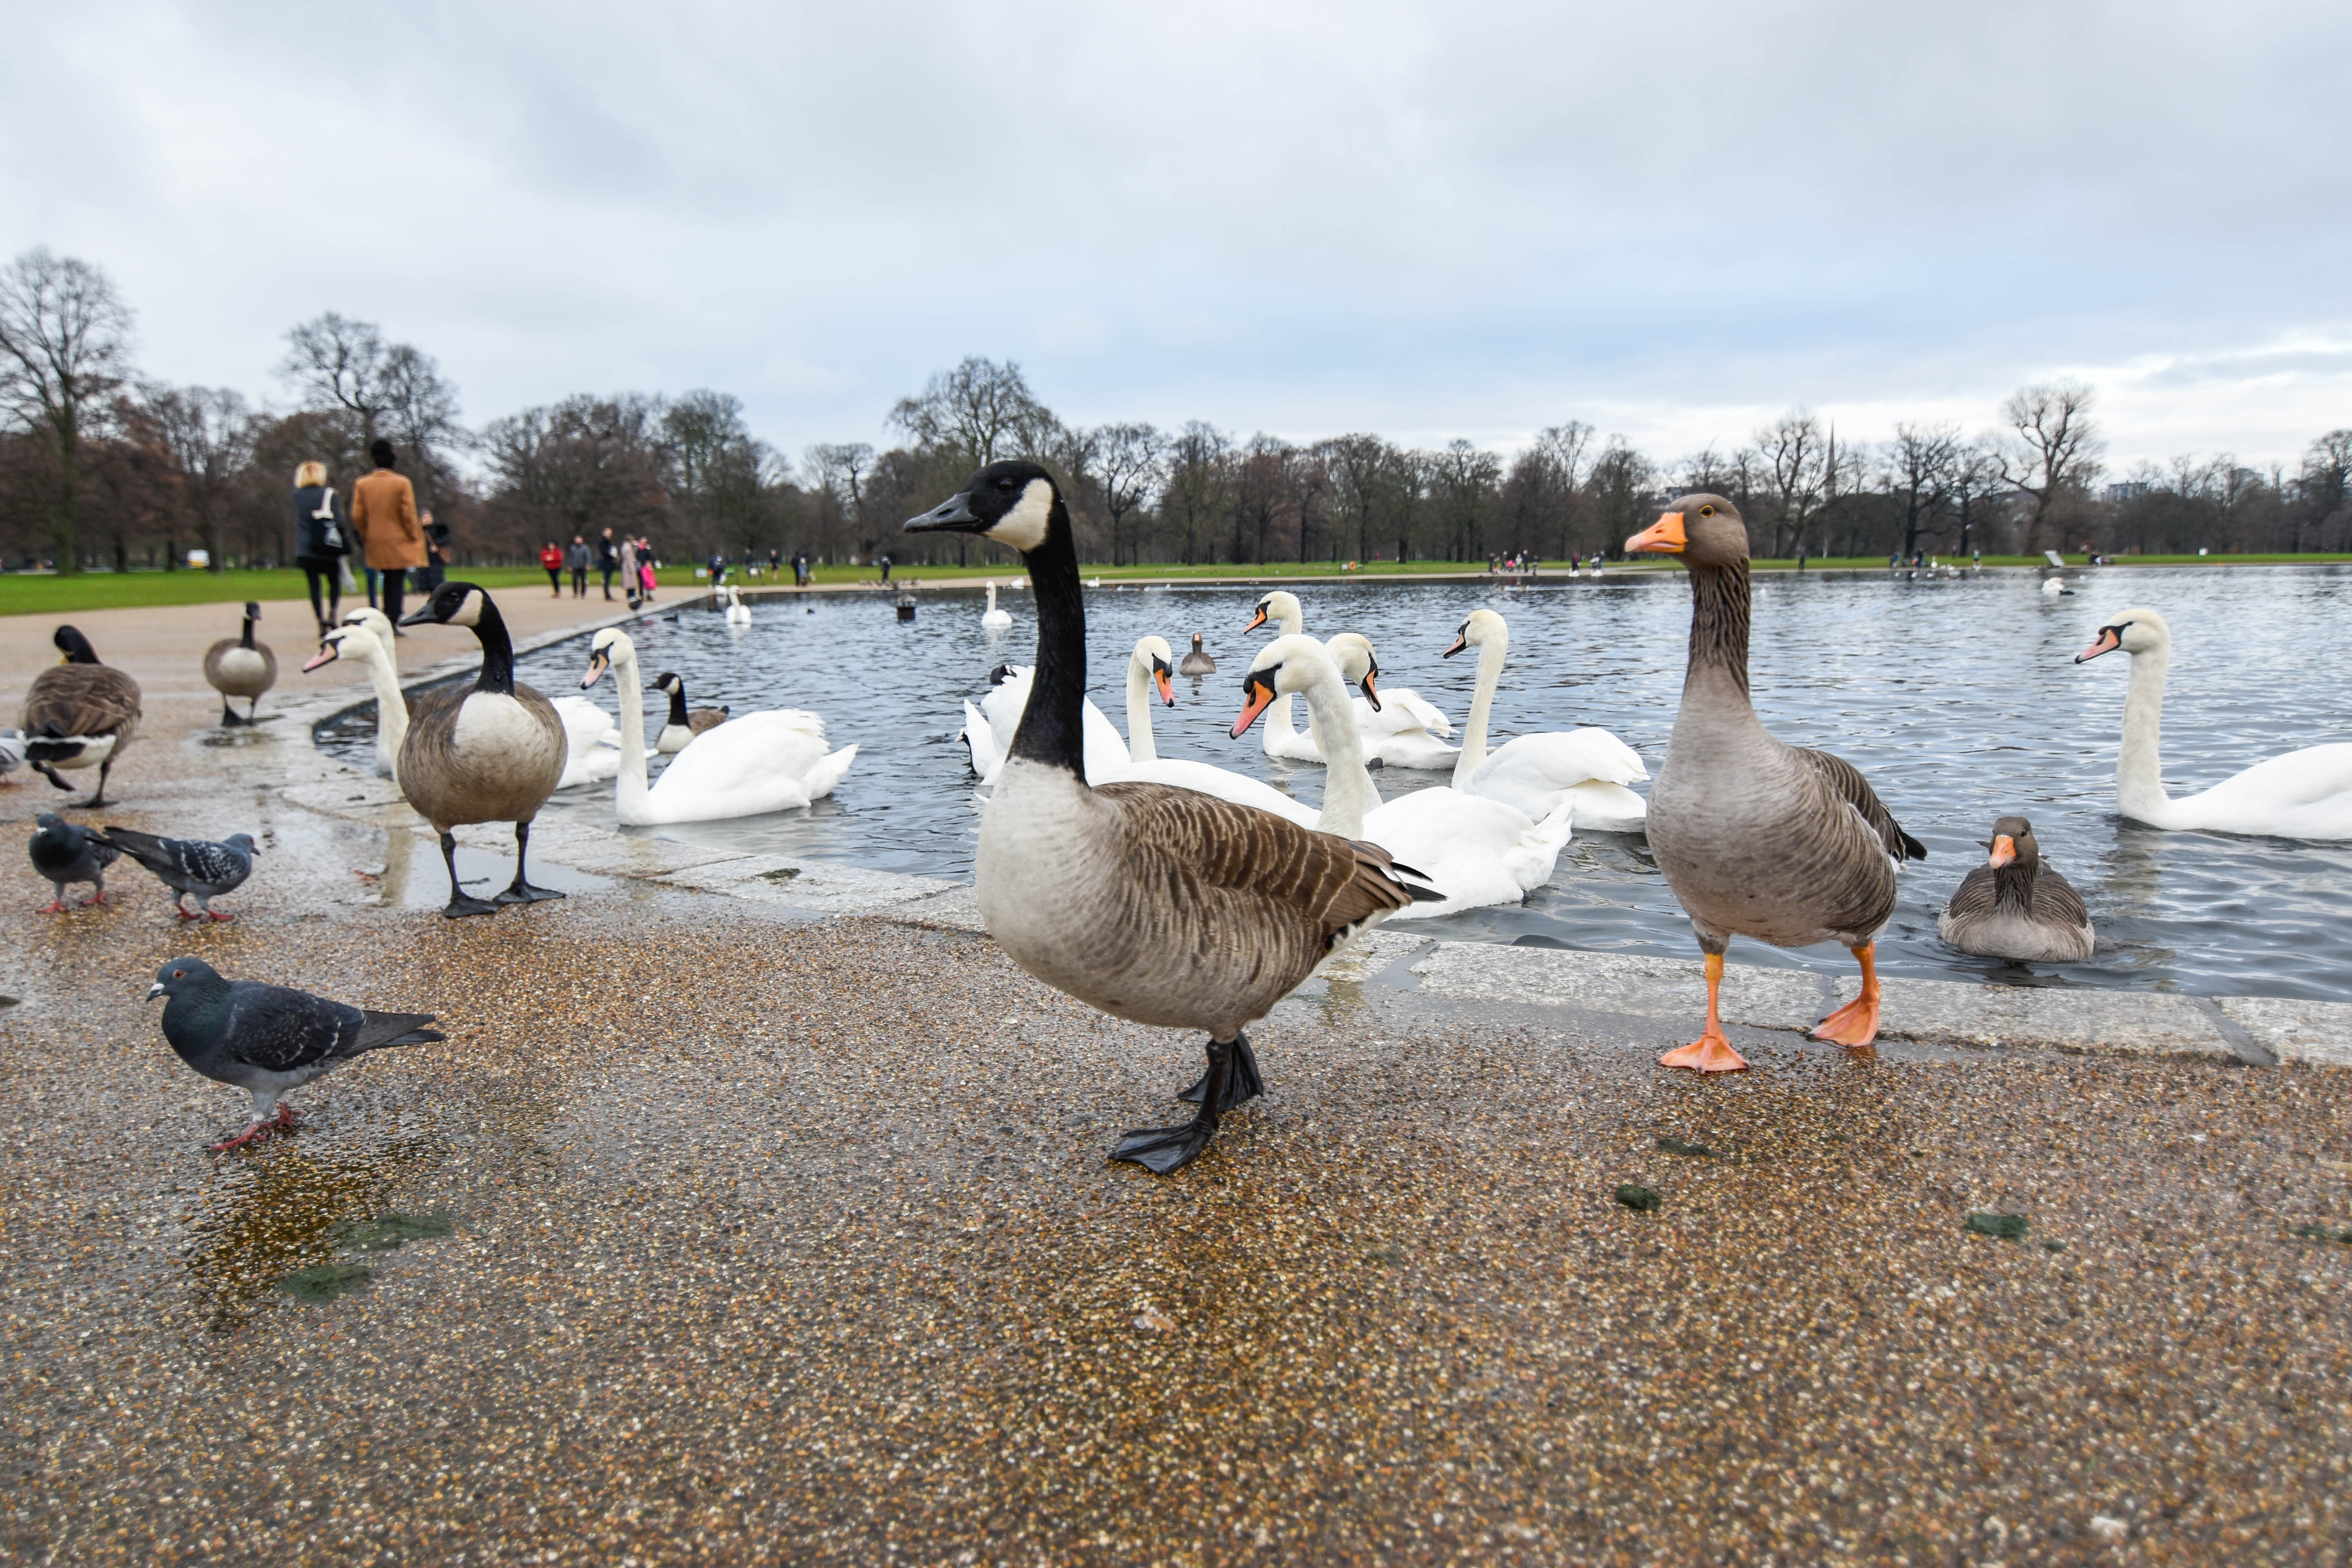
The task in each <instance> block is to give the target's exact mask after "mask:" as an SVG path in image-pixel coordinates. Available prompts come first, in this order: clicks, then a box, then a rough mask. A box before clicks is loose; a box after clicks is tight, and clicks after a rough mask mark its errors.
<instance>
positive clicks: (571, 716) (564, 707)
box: [554, 696, 621, 789]
mask: <svg viewBox="0 0 2352 1568" xmlns="http://www.w3.org/2000/svg"><path fill="white" fill-rule="evenodd" d="M554 702H555V716H556V717H557V718H558V719H561V720H562V721H563V743H564V757H563V776H562V778H560V779H558V780H557V781H556V783H555V787H556V788H558V789H570V788H572V786H573V785H575V784H604V783H605V782H606V781H607V780H610V779H614V778H617V777H619V776H620V772H621V727H620V726H619V725H618V724H615V723H614V721H613V716H612V715H611V714H610V713H607V712H605V711H604V710H603V709H602V708H599V707H597V706H596V704H595V703H593V702H592V701H590V700H588V699H587V698H585V697H580V696H572V697H558V698H556V699H555V700H554Z"/></svg>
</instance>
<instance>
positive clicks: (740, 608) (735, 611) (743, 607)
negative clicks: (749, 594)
mask: <svg viewBox="0 0 2352 1568" xmlns="http://www.w3.org/2000/svg"><path fill="white" fill-rule="evenodd" d="M727 624H728V625H729V626H737V627H741V626H750V625H751V605H747V604H745V603H744V602H743V590H742V589H740V588H738V587H736V586H735V585H734V584H731V583H730V584H728V587H727Z"/></svg>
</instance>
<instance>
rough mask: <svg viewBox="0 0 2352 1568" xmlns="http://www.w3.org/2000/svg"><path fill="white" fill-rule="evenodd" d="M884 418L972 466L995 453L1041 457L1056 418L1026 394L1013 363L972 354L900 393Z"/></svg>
mask: <svg viewBox="0 0 2352 1568" xmlns="http://www.w3.org/2000/svg"><path fill="white" fill-rule="evenodd" d="M890 423H891V424H892V425H893V426H896V427H897V428H898V429H900V430H903V431H905V432H906V433H907V435H908V438H909V439H911V440H912V441H913V442H914V443H915V444H916V445H917V446H918V447H926V448H929V449H931V450H934V451H940V452H945V453H952V454H954V455H955V456H956V458H958V459H959V460H961V461H962V462H964V463H965V464H966V465H968V466H969V467H971V468H981V467H983V466H985V465H987V464H989V463H992V462H995V461H996V460H997V459H998V458H1014V457H1038V456H1042V455H1043V454H1044V450H1045V446H1046V444H1047V443H1048V442H1049V441H1050V440H1051V438H1052V436H1053V434H1054V431H1055V427H1056V426H1057V425H1058V423H1059V422H1058V421H1056V420H1055V417H1054V416H1053V412H1052V411H1051V410H1050V409H1048V408H1047V407H1046V406H1045V405H1044V404H1042V403H1040V402H1038V401H1037V399H1036V397H1035V396H1034V395H1032V394H1031V392H1030V390H1029V383H1028V382H1027V380H1026V379H1024V377H1023V375H1022V374H1021V367H1020V366H1019V365H1017V364H1015V363H1013V362H1012V361H1010V360H1007V361H1005V362H1004V363H1003V364H999V363H996V362H995V361H993V360H988V359H982V358H981V357H980V356H979V355H977V354H974V355H972V356H971V357H970V358H968V359H966V360H965V361H964V362H963V363H961V364H959V365H957V366H956V367H955V368H954V369H953V370H943V371H940V373H939V374H936V375H934V376H932V377H931V379H930V381H929V383H927V384H925V385H924V387H923V390H922V391H921V392H920V393H919V394H918V395H915V396H913V397H902V398H900V399H899V400H898V403H897V405H894V406H893V407H892V408H891V410H890Z"/></svg>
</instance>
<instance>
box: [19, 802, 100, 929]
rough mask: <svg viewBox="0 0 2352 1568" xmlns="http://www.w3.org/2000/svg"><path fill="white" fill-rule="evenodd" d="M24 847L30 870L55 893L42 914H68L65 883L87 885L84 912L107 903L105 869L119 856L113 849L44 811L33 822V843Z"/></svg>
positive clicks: (84, 829)
mask: <svg viewBox="0 0 2352 1568" xmlns="http://www.w3.org/2000/svg"><path fill="white" fill-rule="evenodd" d="M26 847H27V849H28V850H29V851H30V852H31V855H32V858H33V869H34V870H36V871H38V872H39V873H40V874H41V875H42V876H43V877H44V878H46V879H47V880H48V882H49V884H50V885H51V886H52V887H54V888H56V889H57V890H58V896H57V897H56V898H54V899H52V900H49V901H48V902H47V903H46V904H44V905H42V906H41V913H43V914H45V915H61V914H64V913H65V912H66V911H67V909H68V905H67V903H66V887H67V885H68V883H74V882H87V883H89V886H90V889H91V892H90V896H89V898H87V899H84V900H82V904H83V906H84V907H85V908H87V907H88V906H89V905H91V904H102V903H104V902H106V868H108V867H109V866H111V865H112V864H114V858H115V857H116V856H117V855H118V854H120V853H121V851H120V850H118V849H116V848H115V847H114V846H113V845H111V844H110V843H108V842H107V841H106V840H105V839H103V838H100V837H99V836H98V835H97V834H95V833H92V832H90V831H89V829H88V828H86V827H81V826H77V825H75V824H73V823H70V822H68V821H67V820H66V819H65V818H64V817H62V816H58V814H57V813H56V812H54V811H45V812H43V813H41V815H40V816H37V817H35V818H34V819H33V837H32V842H31V843H30V844H29V845H27V846H26Z"/></svg>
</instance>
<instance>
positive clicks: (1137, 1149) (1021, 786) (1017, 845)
mask: <svg viewBox="0 0 2352 1568" xmlns="http://www.w3.org/2000/svg"><path fill="white" fill-rule="evenodd" d="M907 531H908V532H910V533H929V532H935V531H952V532H958V533H974V534H978V535H980V536H981V537H982V538H983V539H989V540H992V541H994V542H997V543H999V544H1003V545H1006V546H1009V547H1010V548H1012V549H1014V550H1017V551H1019V552H1021V555H1022V558H1023V560H1024V563H1026V564H1027V566H1028V569H1029V580H1030V583H1031V584H1032V585H1033V586H1034V588H1035V590H1036V602H1037V666H1036V676H1035V679H1034V684H1033V685H1032V687H1031V689H1030V693H1029V701H1028V705H1027V707H1026V708H1025V709H1024V710H1023V712H1022V715H1021V721H1020V724H1019V726H1018V727H1017V728H1016V729H1015V730H1014V731H1013V742H1012V745H1011V746H1010V748H1009V749H1008V753H1007V755H1006V758H1005V760H1004V763H1003V767H1002V768H1001V769H1000V770H999V771H998V773H997V775H996V789H995V793H994V795H993V796H992V798H991V799H990V801H989V803H988V807H987V811H986V814H985V815H984V816H982V819H981V827H980V852H979V864H978V867H977V878H976V880H977V882H978V890H979V895H980V908H981V914H982V918H983V919H984V920H985V921H986V922H987V925H988V930H989V933H990V934H991V935H992V936H993V937H994V938H995V939H996V941H997V942H998V943H999V944H1001V945H1002V946H1003V949H1004V951H1005V952H1007V953H1009V954H1011V955H1012V958H1013V962H1014V963H1018V964H1019V965H1020V966H1021V967H1022V968H1023V969H1024V970H1026V971H1028V972H1029V973H1031V974H1034V975H1035V976H1036V977H1037V978H1038V979H1040V980H1042V981H1044V982H1045V984H1048V985H1051V986H1053V987H1054V988H1055V989H1056V990H1059V991H1063V992H1066V993H1067V994H1070V995H1072V996H1075V997H1076V998H1077V999H1078V1000H1080V1001H1082V1002H1085V1003H1087V1005H1090V1006H1094V1007H1098V1008H1100V1009H1101V1010H1102V1011H1104V1012H1106V1013H1108V1014H1110V1015H1111V1016H1113V1017H1117V1018H1125V1019H1128V1020H1129V1021H1131V1022H1134V1023H1139V1024H1153V1025H1160V1026H1166V1027H1170V1028H1186V1029H1200V1030H1202V1031H1203V1032H1205V1033H1206V1034H1207V1035H1208V1037H1209V1043H1208V1047H1207V1057H1208V1072H1207V1074H1206V1076H1205V1077H1204V1078H1203V1079H1202V1083H1201V1085H1200V1086H1199V1087H1200V1089H1201V1091H1202V1097H1201V1112H1200V1115H1199V1116H1198V1117H1197V1118H1195V1119H1194V1120H1193V1121H1190V1122H1187V1123H1185V1124H1183V1125H1181V1126H1176V1127H1145V1128H1139V1129H1137V1130H1135V1131H1131V1132H1129V1133H1128V1134H1127V1135H1126V1136H1125V1137H1124V1138H1123V1139H1121V1140H1120V1142H1118V1146H1117V1147H1116V1148H1114V1149H1113V1150H1112V1151H1111V1155H1112V1158H1114V1159H1118V1160H1130V1161H1133V1162H1134V1163H1137V1164H1139V1165H1141V1166H1143V1167H1145V1168H1146V1169H1147V1170H1150V1171H1155V1172H1158V1173H1162V1174H1165V1173H1169V1172H1171V1171H1175V1170H1178V1169H1180V1168H1181V1167H1182V1166H1184V1165H1186V1164H1188V1163H1191V1162H1192V1160H1193V1159H1195V1158H1196V1157H1197V1156H1198V1155H1199V1154H1200V1153H1201V1152H1202V1150H1203V1149H1205V1148H1207V1147H1208V1144H1209V1141H1210V1140H1211V1139H1212V1138H1213V1137H1214V1136H1215V1135H1216V1131H1217V1124H1218V1121H1219V1118H1220V1116H1221V1115H1222V1114H1223V1112H1224V1111H1226V1110H1231V1109H1232V1108H1233V1107H1234V1106H1236V1105H1238V1104H1240V1103H1242V1102H1243V1101H1244V1100H1247V1099H1249V1098H1250V1097H1251V1096H1252V1095H1254V1094H1255V1093H1256V1092H1257V1091H1258V1088H1259V1079H1258V1076H1257V1071H1256V1067H1255V1058H1254V1057H1253V1055H1252V1053H1251V1051H1250V1048H1249V1042H1248V1039H1247V1037H1245V1036H1244V1033H1243V1030H1244V1027H1245V1026H1247V1025H1249V1024H1251V1023H1253V1022H1255V1021H1256V1020H1257V1019H1259V1018H1262V1017H1264V1016H1265V1015H1266V1014H1267V1013H1268V1012H1270V1011H1272V1009H1273V1007H1274V1005H1275V1004H1276V1002H1279V1001H1280V1000H1281V999H1282V998H1283V997H1285V996H1286V995H1288V994H1290V993H1291V992H1292V991H1293V990H1295V989H1296V988H1297V986H1298V984H1299V983H1300V982H1302V981H1304V980H1305V979H1306V978H1307V976H1308V975H1309V974H1311V973H1314V971H1315V969H1316V968H1317V966H1318V965H1319V964H1321V963H1323V962H1324V960H1325V959H1327V958H1328V957H1329V956H1330V955H1331V953H1332V952H1334V951H1336V950H1337V949H1338V948H1339V945H1340V944H1341V943H1343V942H1346V941H1347V940H1348V939H1349V937H1350V936H1352V935H1354V934H1355V933H1356V932H1357V931H1361V930H1363V929H1365V928H1366V927H1368V926H1370V925H1371V924H1373V923H1374V922H1376V921H1381V920H1382V919H1384V918H1386V917H1387V916H1388V915H1389V914H1391V913H1392V912H1393V911H1395V910H1400V909H1402V908H1403V907H1404V906H1405V905H1406V904H1408V903H1410V902H1412V900H1413V899H1414V898H1415V897H1416V896H1421V897H1432V896H1434V895H1430V894H1426V893H1418V894H1417V892H1416V890H1415V889H1412V888H1411V887H1410V886H1408V885H1407V884H1406V883H1405V882H1404V881H1402V879H1400V878H1399V877H1398V876H1397V875H1396V873H1395V871H1394V870H1393V869H1392V868H1391V862H1390V859H1389V856H1388V853H1387V852H1386V851H1385V850H1382V849H1381V848H1379V847H1377V846H1374V845H1370V844H1359V843H1355V842H1352V841H1350V840H1349V839H1345V838H1341V837H1338V836H1337V835H1335V834H1328V833H1318V832H1316V831H1315V830H1313V829H1311V828H1306V827H1301V826H1297V824H1295V823H1290V822H1286V821H1284V820H1283V819H1282V818H1281V817H1278V816H1273V815H1271V814H1269V813H1267V812H1263V811H1258V810H1255V809H1253V808H1252V807H1249V806H1245V805H1234V804H1233V803H1232V802H1229V801H1223V800H1219V799H1216V798H1214V797H1213V796H1210V795H1201V794H1198V793H1196V792H1194V791H1192V790H1188V789H1180V788H1177V787H1175V786H1173V785H1170V784H1105V785H1103V786H1102V787H1101V788H1099V789H1095V788H1089V787H1088V786H1087V782H1086V773H1085V755H1084V730H1083V724H1082V719H1081V713H1082V711H1083V709H1082V704H1083V703H1084V701H1085V698H1086V681H1087V625H1086V609H1085V605H1084V602H1083V598H1082V595H1081V592H1080V584H1079V580H1078V560H1077V552H1076V547H1075V545H1074V544H1073V542H1072V540H1071V534H1070V514H1069V510H1068V509H1067V508H1066V506H1065V505H1064V504H1063V500H1062V495H1061V491H1060V489H1058V488H1057V487H1056V485H1055V481H1054V478H1053V476H1052V475H1051V474H1049V473H1047V472H1046V471H1045V469H1044V468H1040V467H1038V466H1037V465H1036V464H1034V463H1023V462H1006V463H991V464H990V465H989V466H988V467H986V468H982V469H981V470H980V471H979V472H978V473H976V474H974V475H972V476H971V479H969V480H967V481H966V482H965V484H964V487H963V489H961V490H959V491H957V492H956V493H955V494H954V495H953V496H950V498H949V499H948V500H945V501H944V502H942V503H940V505H939V506H938V507H936V508H934V509H933V510H930V511H929V512H926V513H924V514H923V515H922V516H920V517H918V518H914V519H911V520H910V521H908V524H907ZM1253 700H1254V701H1255V697H1254V698H1253ZM1251 716H1252V717H1254V716H1255V710H1254V709H1253V710H1252V713H1251Z"/></svg>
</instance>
